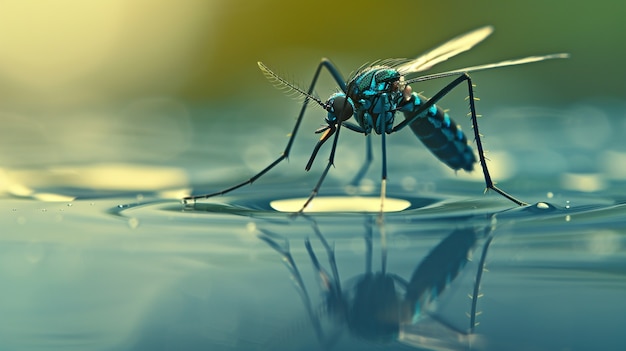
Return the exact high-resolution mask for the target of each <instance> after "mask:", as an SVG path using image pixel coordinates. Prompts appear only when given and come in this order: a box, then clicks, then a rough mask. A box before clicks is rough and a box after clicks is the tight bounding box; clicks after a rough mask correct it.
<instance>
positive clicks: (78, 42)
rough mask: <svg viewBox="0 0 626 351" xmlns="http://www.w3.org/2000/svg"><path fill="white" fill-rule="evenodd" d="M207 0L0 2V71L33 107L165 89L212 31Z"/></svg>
mask: <svg viewBox="0 0 626 351" xmlns="http://www.w3.org/2000/svg"><path fill="white" fill-rule="evenodd" d="M214 4H215V2H213V1H186V2H185V5H182V4H181V3H180V2H177V1H173V0H158V1H156V0H152V1H151V0H136V1H126V0H108V1H83V0H55V1H32V0H6V1H2V2H0V73H2V75H3V76H4V77H5V78H8V79H5V81H6V80H8V81H12V82H13V84H14V86H16V87H19V89H18V90H19V91H27V92H28V93H29V96H30V97H31V98H32V96H33V95H35V96H37V101H54V102H55V103H59V102H82V101H84V100H85V99H93V98H103V97H104V98H106V97H108V96H110V94H114V96H117V95H118V94H120V92H121V93H124V92H132V91H137V90H146V89H147V90H150V89H153V90H157V91H159V92H161V91H169V90H171V89H176V88H178V87H180V85H181V84H183V83H184V82H185V80H186V79H187V78H188V77H187V76H186V75H187V72H186V69H187V68H186V66H187V65H186V63H187V61H188V60H189V57H190V52H191V51H192V50H194V48H195V47H196V46H197V45H198V41H206V40H207V39H208V38H209V37H210V36H211V35H212V32H210V31H207V30H201V29H199V28H204V27H206V24H207V23H211V22H212V21H210V20H209V18H208V16H210V14H211V11H210V8H212V7H213V5H214Z"/></svg>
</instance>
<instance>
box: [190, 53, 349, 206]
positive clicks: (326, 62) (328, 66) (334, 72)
mask: <svg viewBox="0 0 626 351" xmlns="http://www.w3.org/2000/svg"><path fill="white" fill-rule="evenodd" d="M322 68H326V70H327V71H328V72H329V73H330V74H331V76H332V77H333V78H334V79H335V80H336V81H337V84H339V86H340V87H341V89H342V90H343V91H345V90H346V83H345V81H344V79H343V77H342V76H341V74H340V73H339V70H337V68H335V66H334V65H333V64H332V63H331V62H330V61H329V60H328V59H326V58H323V59H322V61H321V62H320V63H319V65H318V66H317V69H316V70H315V74H314V75H313V80H312V81H311V85H310V87H309V90H308V93H309V94H313V90H314V89H315V85H316V84H317V79H318V78H319V76H320V73H321V72H322ZM308 103H309V100H308V99H306V100H304V103H303V104H302V108H301V109H300V114H298V118H297V119H296V124H295V125H294V127H293V130H292V131H291V135H290V136H289V140H288V141H287V146H286V147H285V149H284V150H283V152H282V153H281V155H280V156H279V157H278V158H277V159H276V160H274V162H272V163H270V164H269V165H268V166H267V167H265V168H263V169H262V170H261V171H260V172H258V173H257V174H255V175H254V176H252V177H251V178H250V179H248V180H246V181H244V182H241V183H239V184H236V185H233V186H231V187H229V188H226V189H223V190H220V191H217V192H214V193H210V194H204V195H193V196H187V197H184V198H183V203H185V204H187V203H189V202H191V201H193V202H195V201H196V200H198V199H208V198H210V197H213V196H217V195H223V194H226V193H229V192H231V191H233V190H235V189H239V188H241V187H242V186H245V185H248V184H252V183H253V182H254V181H255V180H257V179H259V178H260V177H261V176H263V175H264V174H265V173H267V172H268V171H269V170H271V169H272V168H274V167H275V166H276V165H278V164H279V163H281V162H282V161H283V160H285V159H286V158H288V157H289V152H290V151H291V146H292V145H293V142H294V140H295V138H296V134H297V133H298V129H299V128H300V124H301V123H302V119H303V117H304V112H305V111H306V108H307V106H308Z"/></svg>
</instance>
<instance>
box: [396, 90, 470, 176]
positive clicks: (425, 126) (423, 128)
mask: <svg viewBox="0 0 626 351" xmlns="http://www.w3.org/2000/svg"><path fill="white" fill-rule="evenodd" d="M425 102H426V99H425V98H422V97H420V96H419V95H417V94H416V93H412V96H411V99H410V101H409V102H407V103H405V104H402V105H403V106H402V107H401V108H400V109H399V110H400V111H402V113H403V114H404V118H405V119H412V118H413V117H415V116H416V115H417V110H419V106H420V105H422V104H424V103H425ZM409 126H410V127H411V130H412V131H413V133H415V135H417V137H418V138H419V139H420V140H421V141H422V143H424V145H426V147H427V148H428V149H429V150H430V151H431V152H432V153H433V154H434V155H435V156H437V158H438V159H439V160H440V161H441V162H443V163H445V164H447V165H448V166H449V167H450V168H452V169H454V170H459V169H464V170H466V171H471V170H472V169H473V168H474V163H476V156H474V151H473V150H472V148H471V147H470V146H469V145H468V144H467V138H466V137H465V133H463V131H462V130H461V127H460V126H458V125H457V124H456V123H455V122H454V121H453V120H452V119H451V118H450V116H448V114H447V113H446V112H444V111H443V110H442V109H440V108H439V107H437V106H436V105H433V106H431V107H430V108H429V109H427V110H426V111H423V112H421V113H420V114H419V117H418V118H417V119H416V120H415V122H413V123H411V124H410V125H409Z"/></svg>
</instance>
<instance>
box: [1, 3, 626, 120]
mask: <svg viewBox="0 0 626 351" xmlns="http://www.w3.org/2000/svg"><path fill="white" fill-rule="evenodd" d="M624 13H626V3H623V2H620V1H614V0H597V1H563V0H561V1H539V0H528V1H513V2H509V1H507V2H504V1H472V2H468V1H417V0H399V1H394V2H388V1H372V0H364V1H359V2H338V1H330V0H320V1H314V2H298V1H285V0H268V1H249V0H248V1H244V0H231V1H210V0H206V1H202V0H184V1H172V0H135V1H124V0H109V1H80V0H57V1H33V0H26V1H24V0H2V1H0V106H1V107H2V110H3V111H5V112H7V111H25V112H27V111H30V110H34V111H40V110H47V111H50V109H57V108H58V109H72V108H77V107H79V106H89V105H102V104H110V103H119V102H123V101H126V100H131V99H134V98H137V97H144V96H156V95H168V96H175V97H177V98H180V99H182V100H183V101H186V102H192V103H194V102H202V103H204V102H210V101H216V100H223V99H235V100H245V99H250V98H254V97H255V96H257V95H259V94H261V96H263V94H266V93H265V92H266V91H270V92H271V91H272V89H270V86H269V85H268V84H267V82H265V79H264V78H263V76H262V75H261V74H260V73H259V72H258V69H257V67H256V61H259V60H262V61H264V62H266V63H267V64H268V65H269V66H270V67H273V68H275V69H276V70H278V71H280V72H281V73H288V75H289V76H293V78H294V79H295V80H296V81H299V82H308V81H309V80H310V77H311V74H312V71H313V69H314V68H315V65H316V64H317V62H319V59H320V58H321V57H323V56H326V57H329V58H331V59H332V60H333V61H334V62H335V63H336V64H337V65H338V66H339V67H340V68H341V69H342V70H343V72H344V75H348V74H349V73H350V70H352V69H354V68H356V67H358V66H360V65H361V64H362V63H364V62H368V61H372V60H375V59H379V58H389V57H414V56H417V55H418V54H420V53H421V52H423V51H425V50H427V49H429V48H432V47H433V46H435V45H437V44H439V43H442V42H444V41H445V40H447V39H450V38H452V37H454V36H456V35H458V34H461V33H464V32H466V31H468V30H471V29H474V28H476V27H479V26H482V25H485V24H492V25H494V26H495V28H496V31H495V33H494V35H493V36H492V37H491V38H489V39H488V40H487V41H486V42H485V43H483V44H481V45H480V46H478V47H477V48H475V49H474V50H473V52H471V53H468V54H464V55H463V56H461V57H459V58H456V59H455V60H453V62H447V63H445V65H442V66H441V67H437V70H441V69H446V68H449V69H451V68H456V67H460V66H466V65H473V64H478V63H486V62H492V61H498V60H501V59H506V58H514V57H521V56H526V55H532V54H547V53H553V52H569V53H571V54H572V58H571V59H570V60H568V62H563V61H561V62H558V63H548V64H536V65H533V67H524V68H520V67H516V68H507V69H504V70H499V71H498V72H497V73H491V72H489V73H485V77H488V78H482V77H481V78H479V79H477V82H478V84H479V87H483V84H484V87H489V89H492V83H490V82H493V81H494V79H495V77H502V78H501V79H502V83H498V81H500V79H495V81H496V83H497V84H506V86H507V88H506V89H502V94H501V95H499V94H495V95H496V96H497V97H498V98H502V99H507V98H510V101H517V102H519V101H520V100H522V99H521V98H520V96H519V95H517V94H521V95H522V98H523V97H527V98H529V99H533V100H537V101H538V103H541V104H550V103H564V102H567V101H575V100H580V99H585V98H593V97H602V98H618V99H621V98H623V96H624V94H625V93H626V82H625V81H624V79H623V78H624V77H625V73H626V68H625V67H626V66H625V65H624V62H625V61H626V49H625V48H624V38H625V33H626V24H625V21H624V19H623V16H624ZM481 75H482V74H481ZM418 90H419V89H418ZM496 90H499V89H496ZM325 93H326V92H324V91H320V95H325ZM511 93H515V94H516V96H510V95H512V94H511ZM504 103H506V100H505V101H504Z"/></svg>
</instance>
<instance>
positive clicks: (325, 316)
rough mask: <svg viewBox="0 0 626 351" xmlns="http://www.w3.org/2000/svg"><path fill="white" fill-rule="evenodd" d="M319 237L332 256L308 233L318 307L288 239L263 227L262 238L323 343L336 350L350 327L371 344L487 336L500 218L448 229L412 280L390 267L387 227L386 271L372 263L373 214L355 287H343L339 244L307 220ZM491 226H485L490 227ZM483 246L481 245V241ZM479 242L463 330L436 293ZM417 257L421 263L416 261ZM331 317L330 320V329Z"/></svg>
mask: <svg viewBox="0 0 626 351" xmlns="http://www.w3.org/2000/svg"><path fill="white" fill-rule="evenodd" d="M307 218H308V219H309V220H310V222H311V228H312V230H313V233H314V234H315V237H316V239H317V240H319V242H320V243H321V246H322V247H323V249H324V251H325V252H326V257H327V259H328V263H327V266H328V267H329V268H328V269H327V268H325V267H324V265H323V264H322V263H320V260H319V259H318V255H317V254H316V253H315V251H314V249H313V246H312V245H311V240H309V238H306V239H305V240H304V245H305V247H306V250H307V253H308V256H309V259H310V261H311V264H312V266H313V269H314V272H315V274H316V275H317V277H318V281H319V285H320V289H321V291H322V295H323V303H322V304H321V306H319V307H314V305H313V303H312V302H311V297H310V295H309V292H308V289H307V287H306V285H305V284H304V280H303V278H302V274H301V272H300V270H299V268H298V265H297V264H296V262H295V260H294V258H293V256H292V254H291V251H290V247H289V240H287V239H285V238H284V237H282V236H280V235H278V234H277V233H274V232H271V231H268V230H265V229H259V231H260V232H261V234H260V235H259V238H260V239H261V240H263V241H265V242H266V243H267V244H268V245H269V246H270V247H271V248H272V249H274V250H275V251H276V252H277V253H279V254H280V256H281V257H282V259H283V262H284V263H285V266H286V267H287V269H288V270H289V272H290V273H291V276H292V279H293V281H294V283H295V286H296V289H297V291H298V293H299V294H300V297H301V299H302V302H303V304H304V307H305V309H306V312H307V314H308V316H309V318H310V320H311V324H312V326H313V329H314V331H315V333H316V334H317V337H318V340H320V343H321V346H322V347H323V348H324V349H328V348H330V347H332V346H333V345H334V344H335V343H336V342H337V340H338V339H339V337H340V336H341V334H342V332H343V331H344V330H346V329H347V330H348V331H349V333H350V334H351V335H353V336H356V337H358V338H360V339H364V340H368V341H373V342H378V343H380V342H391V341H399V342H401V343H404V344H407V345H410V346H413V347H416V348H423V349H430V350H467V349H480V348H481V344H482V342H481V339H480V337H479V335H477V334H476V333H475V327H476V325H477V321H476V316H477V315H478V314H479V312H478V310H477V302H478V297H479V296H480V291H479V287H480V281H481V279H482V273H483V270H484V265H485V258H486V255H487V250H488V248H489V245H490V244H491V240H492V233H493V230H494V229H495V218H494V217H493V216H491V217H489V218H487V219H488V221H486V222H482V223H483V225H482V226H480V227H476V226H475V223H476V222H477V221H476V219H475V218H472V219H470V221H469V222H470V223H473V224H474V225H468V226H466V227H460V228H458V229H455V230H453V231H452V232H451V233H449V234H448V235H447V236H446V237H445V238H444V239H443V240H441V242H439V243H438V244H437V245H436V246H435V247H433V248H432V249H431V250H430V252H429V253H428V254H427V255H426V256H425V257H423V258H421V261H418V262H417V263H416V266H415V268H414V270H413V273H412V274H411V276H410V278H409V279H408V280H407V279H405V278H403V277H402V276H400V275H398V274H395V273H393V272H388V271H387V244H386V237H385V233H384V230H382V229H383V228H381V231H380V248H381V251H380V255H381V259H380V261H381V266H380V270H374V268H373V265H372V261H373V256H374V252H373V251H374V250H373V228H374V227H375V225H374V219H373V218H371V217H368V218H367V219H366V222H365V230H364V232H365V234H364V241H365V268H364V272H363V273H362V274H359V275H358V276H356V277H354V278H352V279H349V280H347V281H351V282H354V283H353V284H351V285H350V288H348V289H345V288H343V287H342V280H341V279H340V277H339V269H338V267H337V263H336V259H335V249H334V245H333V244H331V243H329V242H328V240H327V239H326V237H325V236H324V235H323V233H322V231H321V230H320V227H319V226H318V224H317V222H316V221H315V220H314V219H312V218H310V217H307ZM485 223H486V224H485ZM479 243H482V245H480V244H479ZM477 247H481V248H482V250H481V251H482V252H481V254H480V259H479V260H478V261H477V262H476V264H475V265H472V267H475V268H476V271H472V272H469V271H467V272H468V274H470V275H472V276H473V282H472V284H473V286H472V288H471V291H467V292H465V293H464V294H463V295H464V296H469V297H470V300H469V302H468V303H467V304H465V306H467V309H466V311H461V313H463V312H466V313H467V316H468V319H467V320H466V322H464V326H461V327H459V326H458V325H455V323H452V322H450V321H448V320H446V318H444V317H441V314H440V313H439V312H440V311H438V308H437V302H438V299H437V298H438V297H439V296H440V295H441V294H442V293H443V292H444V291H446V290H450V289H455V288H456V287H454V288H451V287H450V286H451V285H452V283H453V282H454V281H455V279H456V278H457V277H459V276H460V273H461V272H462V271H464V268H467V269H470V266H467V265H466V264H467V262H468V257H469V255H470V254H471V253H472V252H473V251H474V249H475V248H477ZM416 260H419V258H417V259H416ZM325 320H330V321H332V323H331V327H328V323H325Z"/></svg>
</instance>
